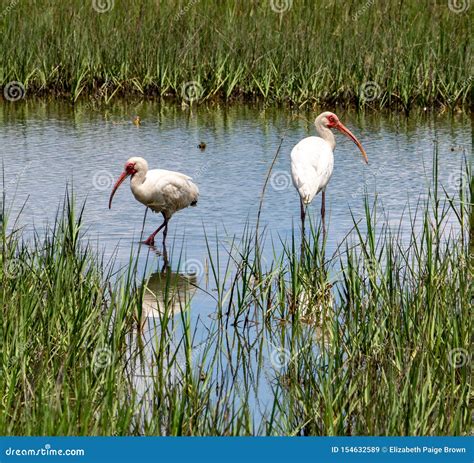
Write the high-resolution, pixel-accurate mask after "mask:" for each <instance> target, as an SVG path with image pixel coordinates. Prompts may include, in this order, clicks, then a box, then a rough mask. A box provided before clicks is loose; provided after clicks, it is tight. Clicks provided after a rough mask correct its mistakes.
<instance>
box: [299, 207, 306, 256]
mask: <svg viewBox="0 0 474 463" xmlns="http://www.w3.org/2000/svg"><path fill="white" fill-rule="evenodd" d="M300 212H301V256H303V254H304V244H305V241H304V240H305V232H304V220H305V217H306V210H305V207H304V203H303V200H302V199H301V198H300Z"/></svg>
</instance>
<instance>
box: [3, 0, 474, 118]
mask: <svg viewBox="0 0 474 463" xmlns="http://www.w3.org/2000/svg"><path fill="white" fill-rule="evenodd" d="M465 3H466V2H464V3H463V2H447V1H446V0H421V1H418V0H399V1H398V0H394V1H388V2H379V1H375V2H374V1H370V0H369V1H366V0H351V1H347V2H346V1H344V2H343V1H338V0H330V1H320V0H318V1H313V0H293V1H292V0H274V1H271V0H268V1H267V0H261V1H260V0H259V1H252V0H235V1H232V0H225V1H219V2H215V1H211V0H189V1H188V0H166V1H165V0H140V1H135V2H126V1H125V0H115V1H113V0H92V1H82V0H68V1H65V2H56V1H54V0H40V1H37V2H32V1H27V0H20V1H18V2H15V1H9V0H2V1H1V2H0V13H1V15H0V27H1V34H0V47H1V49H2V61H1V63H0V86H3V87H4V89H5V88H6V91H7V93H8V94H9V95H10V99H16V98H19V96H22V95H24V96H26V97H31V96H33V95H49V94H51V95H61V96H66V97H67V98H69V99H70V100H71V101H77V99H78V98H81V97H89V98H93V99H95V100H100V101H103V102H108V101H110V100H111V99H113V98H116V97H118V96H127V95H131V94H137V95H143V96H159V97H171V98H176V99H177V100H178V101H185V102H187V103H189V102H190V101H193V102H202V101H206V100H215V99H220V100H233V99H236V98H239V99H245V100H254V99H263V100H265V101H266V102H268V104H277V103H283V102H284V103H290V104H298V105H314V104H319V105H322V104H330V105H335V104H341V105H356V106H371V107H376V108H379V107H392V108H401V109H404V110H406V111H408V110H410V109H411V108H412V107H413V106H447V107H449V108H456V107H460V106H467V104H468V96H469V91H470V88H471V85H472V76H471V72H470V69H471V67H472V62H471V61H470V44H469V38H470V27H469V11H464V10H463V9H462V8H461V7H460V6H459V5H461V4H465ZM450 5H451V7H450ZM11 82H19V83H20V84H21V85H22V86H23V87H21V86H19V87H18V86H17V87H16V88H15V86H14V87H13V88H11V85H10V87H9V86H8V84H9V83H11Z"/></svg>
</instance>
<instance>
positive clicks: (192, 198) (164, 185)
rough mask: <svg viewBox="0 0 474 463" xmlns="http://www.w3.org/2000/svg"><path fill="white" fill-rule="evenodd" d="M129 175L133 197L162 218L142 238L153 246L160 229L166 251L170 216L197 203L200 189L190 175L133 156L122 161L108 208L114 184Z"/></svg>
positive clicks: (117, 184) (145, 242)
mask: <svg viewBox="0 0 474 463" xmlns="http://www.w3.org/2000/svg"><path fill="white" fill-rule="evenodd" d="M128 176H130V177H131V179H130V188H131V190H132V193H133V196H135V199H136V200H137V201H139V202H141V203H142V204H144V205H145V206H147V207H149V208H150V209H151V210H152V211H153V212H157V213H161V214H162V215H163V218H164V222H163V223H162V224H161V225H160V226H159V227H158V228H157V229H156V230H155V231H154V232H153V233H152V234H151V235H150V236H149V237H148V238H147V240H146V241H144V244H148V245H149V246H153V245H154V244H155V236H156V234H157V233H158V232H159V231H160V230H161V229H163V228H164V230H163V247H164V251H165V255H166V234H167V232H168V221H169V220H170V219H171V216H172V215H173V214H174V213H175V212H177V211H179V210H181V209H184V208H185V207H188V206H196V204H197V201H198V197H199V189H198V187H197V186H196V185H195V184H194V183H193V182H192V179H191V177H188V176H187V175H184V174H181V173H180V172H173V171H171V170H163V169H153V170H148V163H147V162H146V161H145V159H143V158H138V157H133V158H130V159H129V160H128V161H127V162H126V163H125V168H124V171H123V172H122V174H121V175H120V177H119V179H118V180H117V182H116V183H115V185H114V188H113V190H112V193H111V194H110V199H109V209H110V208H111V207H112V198H113V197H114V195H115V192H116V191H117V188H118V187H119V186H120V185H121V184H122V182H123V181H124V180H125V179H126V178H127V177H128Z"/></svg>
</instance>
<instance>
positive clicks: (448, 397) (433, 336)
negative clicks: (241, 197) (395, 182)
mask: <svg viewBox="0 0 474 463" xmlns="http://www.w3.org/2000/svg"><path fill="white" fill-rule="evenodd" d="M434 165H435V169H434V170H433V183H432V185H431V189H430V190H429V192H427V193H428V195H427V197H426V198H424V199H422V200H420V202H419V204H418V205H417V206H416V207H414V208H411V209H410V208H408V212H407V216H406V217H405V220H407V221H408V227H405V228H403V229H402V227H400V228H390V227H388V226H387V225H386V223H385V221H384V217H383V215H382V214H381V212H380V211H379V208H378V201H374V202H370V201H369V200H368V199H366V200H365V218H364V220H363V221H362V222H360V221H358V220H356V219H355V218H354V223H353V229H352V230H351V233H350V234H349V236H348V237H347V238H346V239H345V240H344V241H343V242H341V243H339V247H338V250H337V252H335V253H334V254H333V255H327V253H326V252H325V250H324V248H323V247H321V239H320V229H319V228H318V227H316V226H312V227H311V230H310V233H309V236H308V238H307V243H306V245H305V252H304V255H303V256H301V254H300V245H299V230H298V229H297V227H295V230H294V232H293V234H292V236H290V237H289V239H288V241H286V240H284V241H283V242H282V243H280V244H281V245H282V246H283V250H282V251H277V249H281V246H279V247H278V246H275V251H274V258H273V259H268V258H267V259H263V257H262V256H261V255H260V251H259V250H260V249H263V247H264V242H263V240H264V237H265V233H262V234H261V235H260V238H259V242H258V245H257V246H256V244H255V243H256V242H255V236H254V232H253V231H252V230H251V228H250V227H249V228H248V229H247V230H246V232H245V234H244V236H242V237H241V238H240V239H239V240H237V239H236V240H234V241H233V242H232V243H230V244H228V245H227V247H226V248H225V249H223V248H222V247H220V246H217V248H215V247H214V245H213V244H212V243H213V241H212V240H211V239H210V237H208V255H207V256H206V259H207V260H208V261H209V266H208V270H207V272H206V277H205V278H203V280H205V281H204V283H202V282H197V283H196V279H195V278H190V277H187V278H186V279H185V281H183V278H184V276H183V275H182V272H181V275H180V272H179V269H180V268H181V267H182V266H183V262H184V256H182V255H179V254H178V255H176V252H173V253H172V254H173V255H172V256H171V261H172V262H173V265H174V271H173V272H171V271H170V270H165V271H164V272H163V273H159V274H154V275H153V276H152V277H151V278H150V279H148V278H144V277H143V275H141V274H139V272H138V270H137V265H136V263H137V258H136V257H135V255H134V254H133V252H132V254H131V257H130V262H129V265H126V266H125V267H123V268H120V269H116V268H115V265H114V262H113V260H111V261H108V262H106V261H105V260H104V259H103V258H100V257H97V256H98V254H97V252H96V251H95V249H94V248H93V247H92V246H91V245H90V244H89V243H88V241H87V237H86V236H83V233H84V232H83V231H82V228H83V226H84V224H83V223H82V211H81V210H76V209H75V207H74V202H73V201H72V200H70V199H69V198H68V197H66V199H65V202H64V206H63V208H62V209H61V210H60V211H59V213H58V216H57V220H56V222H55V224H54V225H53V226H52V227H50V228H47V229H46V230H45V231H44V233H43V232H42V233H36V234H35V235H34V237H33V238H32V239H29V240H26V238H25V237H24V236H23V231H22V230H15V228H14V227H8V226H7V223H6V219H5V220H4V222H3V228H2V253H1V265H0V271H1V278H2V280H1V281H2V285H1V296H0V297H1V307H2V317H1V323H0V331H1V338H2V349H1V368H2V374H1V376H0V394H1V397H2V402H1V413H0V430H1V432H2V434H7V435H9V434H19V435H43V434H98V435H103V434H106V435H110V434H113V435H130V434H131V435H144V434H145V435H155V434H158V435H163V434H164V435H297V436H304V435H365V434H368V435H372V434H373V435H443V434H448V435H463V434H467V433H468V432H469V429H470V422H471V412H470V408H469V400H470V394H471V392H472V390H471V368H472V365H471V363H470V360H471V359H470V346H471V333H472V319H471V317H470V311H471V307H472V296H473V281H472V274H473V272H472V265H473V262H472V246H473V242H472V239H473V238H472V236H473V230H472V224H473V219H472V217H473V211H472V196H473V193H474V188H473V186H474V185H473V181H472V171H471V167H470V165H467V164H466V165H465V166H463V168H462V170H461V171H460V174H462V178H464V179H467V181H466V182H462V183H463V184H462V185H461V186H460V191H459V192H457V193H456V194H453V193H450V192H446V191H444V190H443V189H442V188H441V187H438V182H437V169H436V165H437V160H436V159H435V162H434ZM451 225H452V226H453V227H452V229H450V228H449V227H450V226H451ZM402 230H405V231H402ZM407 230H408V231H407ZM348 232H349V230H348ZM328 233H329V234H330V233H331V230H330V229H329V230H328ZM178 280H179V281H180V283H179V287H180V288H181V290H183V288H184V292H182V293H181V295H179V290H178V289H179V288H178V283H177V281H178ZM196 284H197V285H201V287H195V286H196ZM206 288H216V291H211V290H210V289H206ZM147 291H152V292H153V294H154V295H155V297H156V304H157V307H160V310H159V314H158V316H157V317H156V318H155V319H154V321H150V320H144V319H143V310H144V304H142V301H143V300H144V299H145V297H148V299H147V300H148V301H149V300H150V299H149V293H147ZM193 291H208V294H209V298H210V299H209V300H210V302H209V303H210V304H214V305H215V310H214V314H213V316H212V317H211V318H210V319H209V320H207V321H206V323H205V328H204V329H203V328H202V326H201V325H200V323H198V322H195V321H193V318H192V317H191V314H192V294H193ZM146 294H148V295H147V296H146ZM176 294H178V299H176V297H177V296H176ZM200 326H201V327H200Z"/></svg>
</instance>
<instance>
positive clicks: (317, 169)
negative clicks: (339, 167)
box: [291, 111, 369, 236]
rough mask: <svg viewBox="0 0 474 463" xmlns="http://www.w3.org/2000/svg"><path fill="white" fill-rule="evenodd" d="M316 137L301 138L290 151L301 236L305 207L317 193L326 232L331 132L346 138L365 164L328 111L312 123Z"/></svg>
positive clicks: (357, 142)
mask: <svg viewBox="0 0 474 463" xmlns="http://www.w3.org/2000/svg"><path fill="white" fill-rule="evenodd" d="M314 125H315V127H316V132H317V133H318V135H319V137H307V138H303V140H301V141H300V142H299V143H298V144H297V145H295V147H294V148H293V149H292V150H291V176H292V178H293V185H294V186H295V188H296V189H297V190H298V193H299V195H300V207H301V227H302V233H303V236H304V220H305V215H306V210H305V207H306V206H307V205H308V204H310V203H311V201H312V200H313V198H314V197H315V196H316V195H317V194H318V193H319V192H320V191H321V192H322V197H321V220H322V224H323V234H325V233H326V224H325V212H326V207H325V202H326V194H325V192H326V186H327V184H328V182H329V180H330V178H331V175H332V171H333V167H334V155H333V151H334V148H335V147H336V140H335V138H334V134H333V133H332V132H331V129H337V130H339V131H340V132H342V133H343V134H344V135H346V136H347V137H349V138H350V139H351V140H352V141H353V142H354V143H355V144H356V145H357V147H358V148H359V149H360V151H361V152H362V156H363V157H364V160H365V162H366V163H368V162H369V160H368V158H367V154H366V153H365V150H364V148H362V145H361V144H360V142H359V140H357V138H356V137H355V136H354V135H353V134H352V133H351V131H350V130H349V129H348V128H347V127H345V126H344V125H343V124H342V122H341V121H340V120H339V118H338V117H337V116H336V115H335V114H334V113H331V112H329V111H326V112H324V113H321V114H320V115H319V116H318V117H317V118H316V120H315V121H314Z"/></svg>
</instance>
